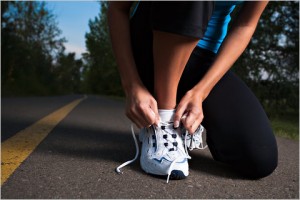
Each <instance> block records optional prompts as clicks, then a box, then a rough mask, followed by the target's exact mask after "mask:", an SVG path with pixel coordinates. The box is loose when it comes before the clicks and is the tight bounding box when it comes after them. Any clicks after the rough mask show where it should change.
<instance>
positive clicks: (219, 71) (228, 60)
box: [194, 27, 254, 100]
mask: <svg viewBox="0 0 300 200" xmlns="http://www.w3.org/2000/svg"><path fill="white" fill-rule="evenodd" d="M253 32H254V28H249V27H237V28H236V29H235V30H233V31H232V33H231V34H230V35H228V37H227V39H226V40H225V41H224V44H223V46H222V47H221V49H220V51H219V53H218V55H217V57H216V60H215V62H214V63H213V65H212V66H211V68H210V69H209V70H208V72H207V73H206V74H205V76H204V77H203V78H202V79H201V81H200V82H199V83H198V84H197V85H196V86H195V87H194V90H195V91H197V92H199V93H201V95H202V97H201V98H202V100H204V99H205V98H206V97H207V96H208V94H209V93H210V91H211V90H212V88H213V87H214V86H215V85H216V84H217V82H218V81H219V80H220V79H221V78H222V77H223V76H224V74H225V73H226V72H227V71H228V70H229V69H230V68H231V66H232V65H233V64H234V63H235V62H236V60H237V59H238V58H239V56H240V55H241V54H242V52H243V51H244V50H245V48H246V47H247V45H248V43H249V41H250V39H251V36H252V34H253Z"/></svg>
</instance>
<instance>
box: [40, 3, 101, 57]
mask: <svg viewBox="0 0 300 200" xmlns="http://www.w3.org/2000/svg"><path fill="white" fill-rule="evenodd" d="M46 4H47V7H48V8H49V9H50V10H51V11H52V13H53V14H54V15H55V16H56V20H57V22H58V27H59V28H60V29H61V30H62V35H61V36H62V37H65V38H66V39H67V43H65V47H66V52H75V53H76V58H80V57H81V53H83V52H85V51H86V48H85V37H84V35H85V33H86V32H88V31H89V26H88V21H89V19H94V18H95V17H96V16H98V14H99V12H100V4H99V2H96V1H46Z"/></svg>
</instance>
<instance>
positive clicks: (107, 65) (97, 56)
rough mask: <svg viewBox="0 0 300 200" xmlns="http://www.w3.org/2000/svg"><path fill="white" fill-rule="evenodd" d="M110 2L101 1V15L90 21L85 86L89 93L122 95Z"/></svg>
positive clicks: (87, 37)
mask: <svg viewBox="0 0 300 200" xmlns="http://www.w3.org/2000/svg"><path fill="white" fill-rule="evenodd" d="M108 4H109V2H107V1H101V2H100V13H99V16H97V17H95V18H94V20H90V21H89V28H90V32H88V33H86V35H85V38H86V47H87V50H88V53H87V54H85V55H84V59H85V61H86V66H85V70H84V88H85V90H86V91H87V92H89V93H97V94H107V95H121V94H122V89H121V84H120V78H119V75H118V71H117V66H116V62H115V59H114V56H113V52H112V48H111V42H110V38H109V32H108V25H107V15H106V13H107V9H108Z"/></svg>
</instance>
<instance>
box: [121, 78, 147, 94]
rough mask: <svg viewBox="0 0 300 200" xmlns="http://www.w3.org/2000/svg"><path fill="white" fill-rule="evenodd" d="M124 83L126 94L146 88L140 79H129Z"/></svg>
mask: <svg viewBox="0 0 300 200" xmlns="http://www.w3.org/2000/svg"><path fill="white" fill-rule="evenodd" d="M122 85H123V90H124V93H125V95H126V96H130V95H132V94H135V93H137V91H138V90H140V89H142V88H144V86H143V84H142V83H141V82H140V81H129V82H126V83H124V82H123V83H122Z"/></svg>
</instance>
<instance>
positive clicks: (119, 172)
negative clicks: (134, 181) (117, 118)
mask: <svg viewBox="0 0 300 200" xmlns="http://www.w3.org/2000/svg"><path fill="white" fill-rule="evenodd" d="M162 125H167V124H164V123H162ZM131 133H132V137H133V139H134V143H135V149H136V153H135V156H134V158H133V159H132V160H129V161H126V162H124V163H123V164H121V165H119V166H118V167H117V168H116V172H117V173H118V174H122V173H123V172H122V171H121V168H123V167H125V166H127V165H129V164H131V163H133V162H134V161H136V159H137V158H138V155H139V145H138V142H137V139H136V136H135V133H134V128H133V124H131ZM187 135H188V131H186V134H185V137H184V144H186V139H187ZM201 137H202V136H201ZM184 146H185V149H184V150H185V157H184V158H187V159H191V157H190V155H189V154H188V150H187V145H184ZM205 148H206V146H205V147H203V146H202V148H198V149H205ZM179 159H182V157H178V158H176V159H175V160H173V161H172V163H171V165H170V167H169V170H168V176H167V183H169V179H170V175H171V172H172V170H173V167H174V164H175V163H176V162H177V160H179Z"/></svg>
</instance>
